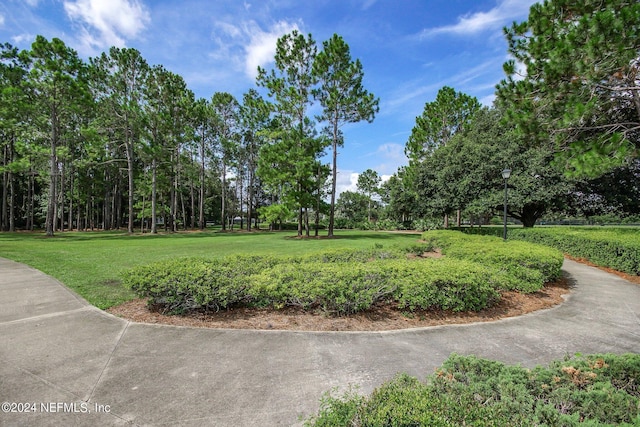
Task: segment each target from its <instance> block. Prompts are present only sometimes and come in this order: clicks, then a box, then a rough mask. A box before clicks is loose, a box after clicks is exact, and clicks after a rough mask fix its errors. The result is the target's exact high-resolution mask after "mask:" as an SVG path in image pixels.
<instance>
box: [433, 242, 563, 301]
mask: <svg viewBox="0 0 640 427" xmlns="http://www.w3.org/2000/svg"><path fill="white" fill-rule="evenodd" d="M422 237H423V239H424V240H425V241H426V242H427V243H429V244H431V245H433V246H436V247H440V248H441V249H442V253H443V254H445V255H447V256H450V257H453V258H457V259H466V260H471V261H475V262H479V263H481V264H483V265H492V266H494V267H495V268H497V269H498V270H499V271H500V272H501V273H502V274H504V275H505V281H504V282H503V283H508V285H507V287H506V288H505V289H516V290H520V291H523V292H535V291H537V290H539V289H541V288H542V286H544V284H545V283H546V282H550V281H553V280H556V279H558V278H559V277H560V274H561V269H562V262H563V257H562V253H560V252H559V251H557V250H554V249H551V248H548V247H544V246H542V245H536V244H532V243H525V242H520V241H507V242H504V241H503V240H502V239H500V238H497V237H492V236H477V235H467V234H463V233H459V232H456V231H445V230H441V231H429V232H426V233H423V235H422Z"/></svg>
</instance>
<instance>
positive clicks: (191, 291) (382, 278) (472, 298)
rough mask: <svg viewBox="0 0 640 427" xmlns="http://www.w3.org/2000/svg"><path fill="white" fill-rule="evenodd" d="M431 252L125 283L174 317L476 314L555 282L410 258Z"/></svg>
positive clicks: (171, 265) (521, 272)
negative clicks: (379, 308)
mask: <svg viewBox="0 0 640 427" xmlns="http://www.w3.org/2000/svg"><path fill="white" fill-rule="evenodd" d="M461 236H462V235H461ZM463 237H464V236H463ZM438 242H439V243H442V240H439V241H438ZM462 243H464V242H459V244H462ZM431 247H432V246H431V245H430V244H429V243H420V244H415V245H411V246H407V247H404V248H392V249H383V248H381V247H376V248H372V249H368V250H354V249H341V250H334V251H326V252H322V253H317V254H310V255H304V256H298V257H275V256H233V257H226V258H221V259H213V260H205V259H194V258H185V259H176V260H171V261H161V262H156V263H153V264H150V265H145V266H139V267H136V268H134V269H131V270H129V271H127V272H126V273H125V274H124V275H123V282H124V284H125V285H127V286H128V287H130V288H131V289H132V290H134V291H135V292H136V294H137V295H138V296H140V297H143V298H148V302H149V305H151V306H156V307H157V308H161V309H162V310H164V311H165V312H169V313H184V312H187V311H190V310H221V309H227V308H229V307H232V306H238V305H242V306H250V307H274V308H281V307H285V306H298V307H302V308H304V309H307V310H314V309H319V310H322V311H324V312H327V313H331V314H337V315H344V314H351V313H356V312H359V311H363V310H367V309H369V308H371V307H372V306H373V305H375V304H376V303H378V302H392V303H395V304H396V305H397V307H398V308H400V309H403V310H411V311H413V310H417V309H432V308H441V309H446V310H454V311H478V310H482V309H484V308H486V307H489V306H491V305H492V304H493V303H495V302H496V301H497V300H498V298H499V296H500V294H499V291H500V290H503V289H518V290H522V291H532V290H535V289H538V288H539V287H540V286H542V282H543V280H544V279H545V278H547V277H548V276H549V273H548V272H547V271H546V270H545V268H546V267H545V265H544V264H543V263H540V264H539V265H538V267H540V268H542V270H541V271H542V272H538V271H536V270H535V269H534V268H535V266H533V268H532V266H531V265H530V264H532V263H531V262H530V261H529V260H528V258H527V257H524V255H522V256H523V259H522V260H521V264H523V265H527V266H528V267H523V266H520V267H517V268H516V267H511V268H509V269H504V268H503V266H498V265H497V264H494V263H484V262H482V260H480V261H481V262H474V261H473V260H465V259H456V258H455V257H450V258H449V257H447V258H443V259H437V260H436V259H422V258H420V257H413V259H409V257H408V256H407V255H408V254H409V253H413V254H414V255H420V254H422V253H424V252H426V251H429V250H430V249H431ZM449 250H451V249H450V248H449V247H447V251H449ZM547 251H550V250H547ZM527 256H528V255H527ZM495 257H496V259H500V258H501V257H500V256H497V255H496V256H495ZM484 264H486V265H484ZM543 267H545V268H543Z"/></svg>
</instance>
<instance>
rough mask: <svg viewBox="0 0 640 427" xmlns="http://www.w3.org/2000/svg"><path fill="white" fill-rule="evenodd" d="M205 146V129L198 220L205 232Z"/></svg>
mask: <svg viewBox="0 0 640 427" xmlns="http://www.w3.org/2000/svg"><path fill="white" fill-rule="evenodd" d="M204 144H205V134H204V129H203V130H202V139H201V141H200V209H199V214H200V217H199V218H198V226H199V227H200V230H204V228H205V226H206V224H205V222H204V194H205V191H204V180H205V160H204V148H205V147H204Z"/></svg>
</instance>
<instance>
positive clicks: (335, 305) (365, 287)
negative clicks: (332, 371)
mask: <svg viewBox="0 0 640 427" xmlns="http://www.w3.org/2000/svg"><path fill="white" fill-rule="evenodd" d="M251 281H252V282H253V283H252V286H251V295H252V297H253V298H254V299H255V300H256V301H257V303H258V304H260V305H268V306H275V307H279V306H284V305H287V306H297V307H302V308H303V309H306V310H309V309H314V308H320V309H321V310H322V311H324V312H328V313H331V314H337V315H345V314H352V313H356V312H359V311H363V310H367V309H369V308H371V307H372V306H373V304H375V303H376V302H378V301H381V300H383V299H385V298H387V297H388V296H390V295H391V294H392V293H393V292H394V290H395V285H394V280H393V278H392V277H391V275H390V272H389V270H388V269H385V268H384V267H383V265H382V264H379V263H373V262H370V263H349V264H346V263H323V262H304V263H301V264H297V265H292V264H279V265H277V266H274V267H273V268H270V269H267V270H265V271H263V272H262V273H261V274H258V275H255V276H252V277H251Z"/></svg>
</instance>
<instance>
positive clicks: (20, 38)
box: [11, 33, 36, 46]
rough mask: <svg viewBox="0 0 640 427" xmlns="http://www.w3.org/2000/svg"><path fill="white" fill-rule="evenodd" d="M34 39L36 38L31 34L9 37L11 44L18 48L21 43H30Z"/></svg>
mask: <svg viewBox="0 0 640 427" xmlns="http://www.w3.org/2000/svg"><path fill="white" fill-rule="evenodd" d="M35 39H36V36H35V35H33V34H27V33H25V34H18V35H17V36H13V37H11V41H12V42H13V44H15V45H17V46H19V45H21V44H23V43H27V42H28V43H31V42H33V41H34V40H35Z"/></svg>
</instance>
